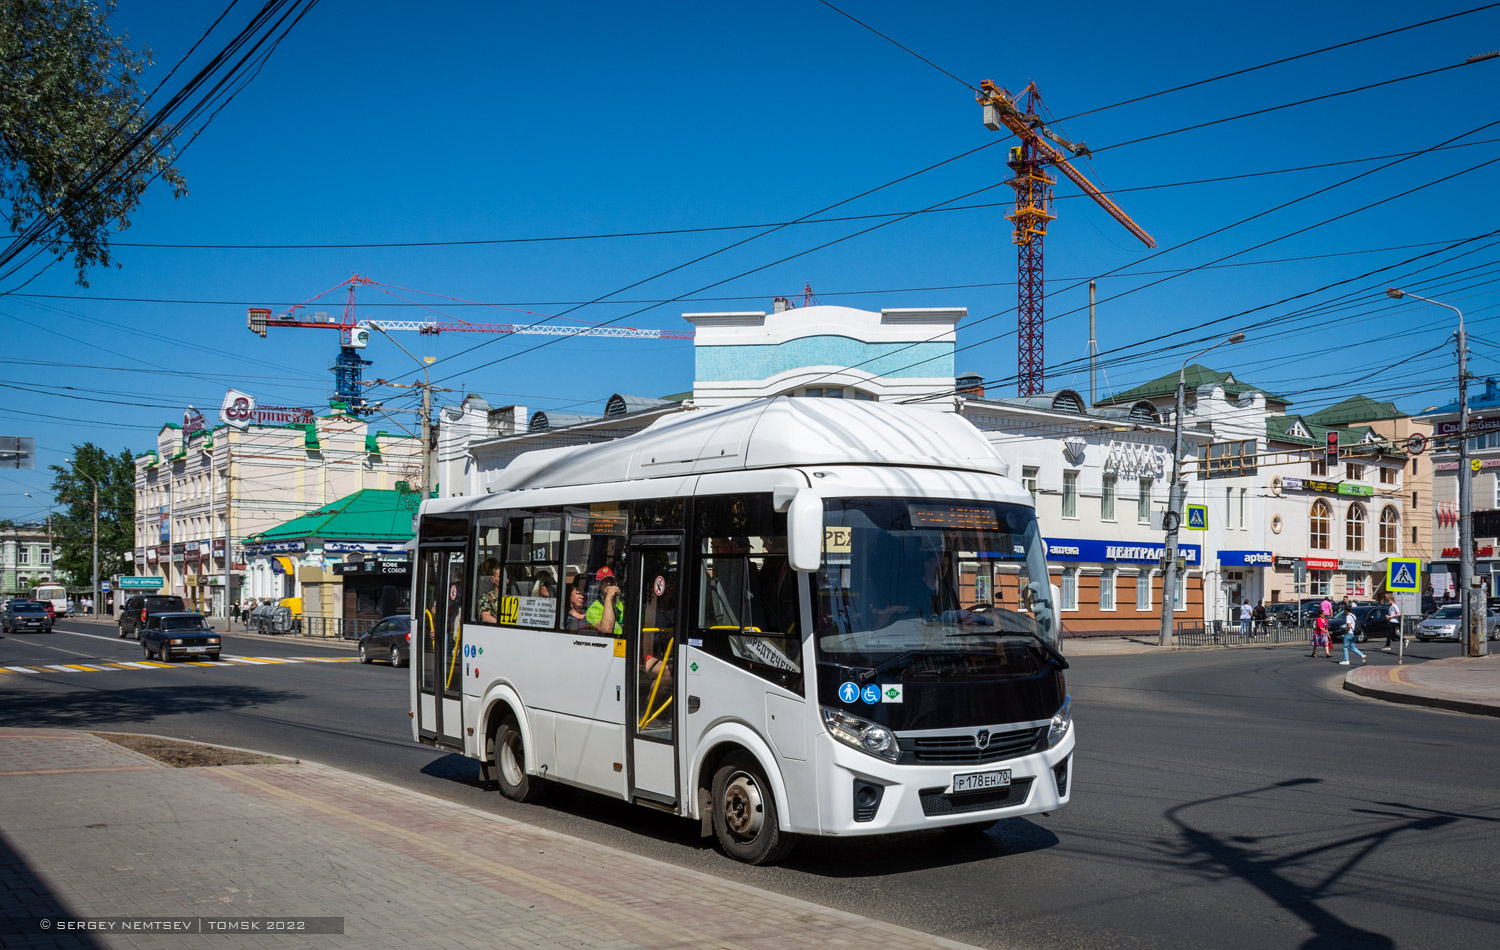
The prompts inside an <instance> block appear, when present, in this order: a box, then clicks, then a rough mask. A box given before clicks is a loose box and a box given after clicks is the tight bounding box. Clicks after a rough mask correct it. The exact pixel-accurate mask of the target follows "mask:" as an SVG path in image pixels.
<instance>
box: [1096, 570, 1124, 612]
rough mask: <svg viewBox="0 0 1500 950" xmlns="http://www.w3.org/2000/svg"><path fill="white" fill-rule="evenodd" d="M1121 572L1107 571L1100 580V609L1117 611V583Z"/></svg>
mask: <svg viewBox="0 0 1500 950" xmlns="http://www.w3.org/2000/svg"><path fill="white" fill-rule="evenodd" d="M1119 576H1120V572H1119V571H1105V572H1104V574H1103V575H1102V576H1100V578H1099V609H1100V610H1114V609H1115V582H1116V581H1117V580H1118V579H1119Z"/></svg>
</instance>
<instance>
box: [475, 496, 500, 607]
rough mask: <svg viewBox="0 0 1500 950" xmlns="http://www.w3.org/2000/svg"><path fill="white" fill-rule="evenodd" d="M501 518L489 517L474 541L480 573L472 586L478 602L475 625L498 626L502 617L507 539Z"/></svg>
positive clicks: (484, 520) (480, 523)
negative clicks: (503, 572) (501, 580)
mask: <svg viewBox="0 0 1500 950" xmlns="http://www.w3.org/2000/svg"><path fill="white" fill-rule="evenodd" d="M503 523H504V522H503V520H502V519H501V518H485V519H483V520H481V521H480V522H479V528H478V532H477V535H476V537H475V539H474V541H475V543H474V564H475V566H476V567H477V568H478V574H477V575H476V576H475V577H474V579H473V580H472V581H471V582H470V584H469V590H470V591H472V592H473V595H474V601H473V606H472V609H471V610H470V611H469V620H470V622H471V623H498V622H499V615H500V604H499V600H500V597H502V596H503V595H504V593H505V592H504V591H502V590H501V589H500V586H499V584H500V581H499V577H500V569H501V565H503V564H504V563H505V546H504V540H505V539H504V536H503V535H502V533H501V530H500V529H501V526H502V525H503Z"/></svg>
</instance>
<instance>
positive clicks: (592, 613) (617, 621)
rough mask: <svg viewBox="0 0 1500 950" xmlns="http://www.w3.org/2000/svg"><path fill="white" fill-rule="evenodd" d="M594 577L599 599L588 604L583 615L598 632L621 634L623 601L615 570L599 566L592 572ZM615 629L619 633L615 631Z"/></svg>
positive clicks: (623, 612)
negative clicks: (597, 585) (597, 586)
mask: <svg viewBox="0 0 1500 950" xmlns="http://www.w3.org/2000/svg"><path fill="white" fill-rule="evenodd" d="M594 579H595V580H596V581H598V582H599V599H598V600H596V601H594V602H593V603H592V604H589V609H588V610H587V611H585V612H584V615H583V616H584V618H585V619H586V620H588V622H589V625H590V626H592V627H593V628H594V629H595V630H597V631H599V632H600V633H603V634H606V635H622V634H623V632H624V623H625V602H624V600H623V598H621V596H620V584H619V582H618V581H616V580H615V572H614V571H612V570H610V569H609V567H608V566H605V567H601V568H599V570H598V571H596V572H594ZM617 629H618V630H619V634H617V633H616V631H617Z"/></svg>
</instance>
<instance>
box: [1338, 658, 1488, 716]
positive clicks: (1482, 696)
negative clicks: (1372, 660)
mask: <svg viewBox="0 0 1500 950" xmlns="http://www.w3.org/2000/svg"><path fill="white" fill-rule="evenodd" d="M1344 689H1347V690H1349V691H1350V692H1351V693H1358V694H1360V695H1361V696H1370V697H1372V698H1375V699H1383V700H1386V701H1387V702H1393V703H1406V704H1408V705H1413V706H1429V707H1432V708H1435V709H1451V710H1454V711H1455V712H1466V713H1475V714H1478V715H1482V716H1500V656H1479V657H1461V656H1460V657H1449V658H1448V659H1443V660H1428V661H1427V662H1426V663H1418V664H1414V665H1411V666H1362V667H1359V668H1357V669H1352V670H1350V671H1349V674H1348V675H1347V676H1345V677H1344Z"/></svg>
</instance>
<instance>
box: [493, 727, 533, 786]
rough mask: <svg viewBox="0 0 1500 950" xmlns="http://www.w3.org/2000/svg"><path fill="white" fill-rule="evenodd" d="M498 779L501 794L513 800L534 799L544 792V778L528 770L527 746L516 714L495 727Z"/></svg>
mask: <svg viewBox="0 0 1500 950" xmlns="http://www.w3.org/2000/svg"><path fill="white" fill-rule="evenodd" d="M494 754H495V781H496V783H497V784H498V785H499V786H500V794H501V795H504V796H505V797H506V798H508V799H510V800H511V801H513V802H534V801H537V800H538V799H540V798H541V797H542V795H543V794H544V790H543V781H542V780H541V779H539V778H536V777H535V776H531V775H527V774H526V746H525V744H524V743H523V741H522V739H521V729H520V727H519V726H518V725H517V724H516V717H515V716H506V717H505V718H504V719H502V720H500V727H499V728H498V729H496V730H495V745H494Z"/></svg>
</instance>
